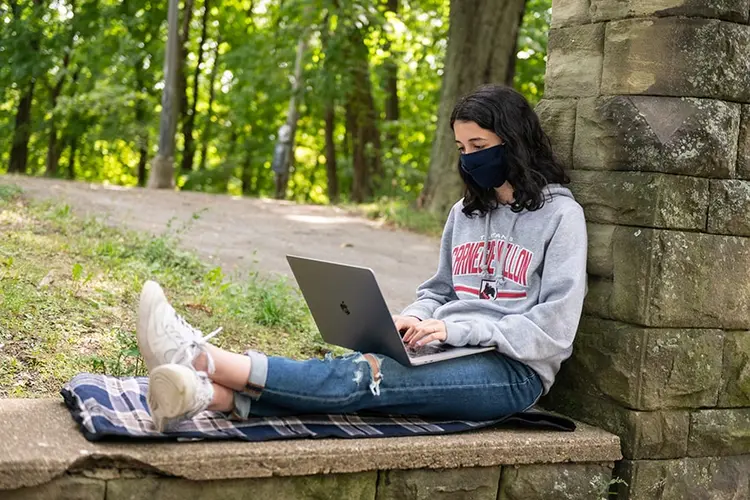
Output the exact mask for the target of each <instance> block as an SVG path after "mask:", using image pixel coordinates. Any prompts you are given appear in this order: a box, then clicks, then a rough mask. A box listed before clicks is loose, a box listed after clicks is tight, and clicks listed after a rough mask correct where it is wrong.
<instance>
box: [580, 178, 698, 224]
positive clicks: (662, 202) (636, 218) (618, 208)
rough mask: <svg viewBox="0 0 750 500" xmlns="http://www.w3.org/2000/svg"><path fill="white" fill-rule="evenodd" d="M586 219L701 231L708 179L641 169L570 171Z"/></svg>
mask: <svg viewBox="0 0 750 500" xmlns="http://www.w3.org/2000/svg"><path fill="white" fill-rule="evenodd" d="M570 175H571V180H572V183H571V185H570V187H571V189H572V191H573V194H574V195H575V198H576V200H577V201H578V203H580V204H581V205H582V206H583V209H584V212H585V213H586V220H587V221H589V222H598V223H602V224H623V225H630V226H642V227H658V228H671V229H694V230H705V228H706V211H707V209H708V193H709V181H708V180H707V179H700V178H697V177H683V176H674V175H664V174H655V173H645V172H593V171H582V170H574V171H572V172H570Z"/></svg>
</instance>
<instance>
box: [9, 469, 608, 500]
mask: <svg viewBox="0 0 750 500" xmlns="http://www.w3.org/2000/svg"><path fill="white" fill-rule="evenodd" d="M612 465H613V464H612V463H611V462H609V463H579V464H547V465H523V466H505V467H470V468H463V469H413V470H389V471H369V472H360V473H354V474H326V475H315V476H295V477H271V478H253V479H232V480H215V481H190V480H187V479H180V478H174V477H164V476H156V475H147V474H144V473H142V472H137V471H127V470H125V471H123V470H116V469H109V470H96V469H90V470H84V471H79V472H78V473H76V474H66V475H64V476H63V477H60V478H57V479H54V480H53V481H51V482H49V483H46V484H43V485H41V486H36V487H32V488H22V489H16V490H5V491H1V490H0V498H2V499H3V500H38V499H45V500H50V499H55V500H136V499H137V500H140V499H144V498H148V499H150V500H185V499H191V500H202V499H205V500H213V499H221V500H240V499H246V498H258V499H273V500H302V499H315V500H329V499H330V500H342V499H346V500H546V499H553V498H554V499H562V500H565V499H570V500H600V499H602V498H606V497H607V495H606V492H607V488H608V485H609V482H610V479H611V477H612Z"/></svg>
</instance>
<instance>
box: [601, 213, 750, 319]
mask: <svg viewBox="0 0 750 500" xmlns="http://www.w3.org/2000/svg"><path fill="white" fill-rule="evenodd" d="M613 257H614V284H613V287H612V296H611V302H610V311H611V314H612V317H614V318H615V319H618V320H621V321H626V322H629V323H636V324H641V325H647V326H655V327H685V328H689V327H692V328H725V329H745V328H748V327H750V239H748V238H739V237H735V236H719V235H714V234H701V233H683V232H679V231H662V230H657V229H635V228H627V227H618V228H617V229H616V230H615V234H614V243H613Z"/></svg>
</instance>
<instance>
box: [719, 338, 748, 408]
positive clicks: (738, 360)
mask: <svg viewBox="0 0 750 500" xmlns="http://www.w3.org/2000/svg"><path fill="white" fill-rule="evenodd" d="M721 378H722V385H721V390H720V391H719V406H722V407H732V406H735V407H736V406H747V407H750V332H747V331H744V332H726V334H725V336H724V374H723V375H722V377H721Z"/></svg>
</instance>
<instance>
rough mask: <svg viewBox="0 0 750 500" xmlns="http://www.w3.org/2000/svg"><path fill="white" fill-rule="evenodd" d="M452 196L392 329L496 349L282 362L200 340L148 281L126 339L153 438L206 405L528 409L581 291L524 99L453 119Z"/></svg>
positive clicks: (494, 413)
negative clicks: (430, 360)
mask: <svg viewBox="0 0 750 500" xmlns="http://www.w3.org/2000/svg"><path fill="white" fill-rule="evenodd" d="M451 127H452V129H453V132H454V134H455V138H456V145H457V146H458V150H459V151H460V153H461V157H460V162H459V165H458V170H459V173H460V175H461V178H462V179H463V182H464V184H465V195H464V198H463V199H462V200H461V201H459V202H458V203H456V204H455V205H454V206H453V208H452V209H451V212H450V214H449V215H448V220H447V222H446V224H445V229H444V231H443V237H442V244H441V250H440V262H439V264H438V269H437V273H436V274H435V275H434V276H433V277H432V278H430V279H429V280H427V281H426V282H425V283H424V284H422V285H421V286H420V287H419V288H418V290H417V300H416V302H414V303H413V304H411V305H410V306H409V307H407V308H406V309H405V310H404V311H403V312H402V314H401V315H398V316H395V317H394V321H395V323H396V326H397V327H398V328H399V330H400V331H402V332H404V341H405V342H408V343H409V344H412V345H421V344H424V343H427V342H433V341H439V342H444V343H447V344H450V345H454V346H463V345H481V346H494V347H495V348H496V349H495V350H494V351H490V352H485V353H482V354H476V355H473V356H467V357H462V358H456V359H452V360H448V361H443V362H440V363H434V364H428V365H425V366H420V367H406V366H402V365H400V364H399V363H397V362H395V361H394V360H392V359H390V358H387V357H383V356H379V355H374V354H368V353H365V354H360V353H354V354H351V355H348V356H344V357H339V358H331V357H328V358H326V359H323V360H319V359H310V360H306V361H294V360H291V359H288V358H281V357H270V356H266V355H264V354H262V353H259V352H255V351H250V352H247V353H246V354H236V353H231V352H227V351H224V350H222V349H219V348H217V347H215V346H212V345H210V344H208V343H207V341H208V340H209V339H210V338H211V337H212V336H214V335H216V333H217V332H214V333H212V334H210V335H208V336H206V337H203V336H202V334H201V332H199V331H197V330H195V329H194V328H192V327H191V326H190V325H189V324H187V323H186V322H185V321H184V320H183V319H182V318H181V317H180V316H179V315H178V314H177V313H175V311H174V309H173V308H172V307H171V306H170V305H169V303H168V302H167V299H166V298H165V296H164V294H163V292H162V290H161V288H160V287H159V285H157V284H156V283H154V282H147V283H146V284H145V286H144V288H143V292H142V294H141V301H140V308H139V318H138V343H139V345H140V349H141V353H142V354H143V356H144V359H145V361H146V365H147V366H148V369H149V372H150V382H149V395H148V401H149V405H150V408H151V412H152V416H153V419H154V422H155V425H156V427H157V428H158V429H159V430H165V429H168V428H170V427H171V425H172V424H174V423H176V422H179V421H180V420H182V419H186V418H190V417H192V416H193V415H195V414H196V413H198V412H200V411H203V410H206V409H209V410H214V411H221V412H226V413H228V414H231V415H232V416H233V417H234V418H247V417H248V416H270V415H278V416H281V415H290V414H305V413H308V414H309V413H350V412H356V411H364V410H367V411H376V412H386V413H398V414H410V415H420V416H423V417H434V418H453V419H469V420H485V419H495V418H501V417H503V416H506V415H510V414H513V413H516V412H520V411H523V410H525V409H527V408H529V407H530V406H532V405H533V404H534V403H535V402H536V401H537V400H538V399H539V397H540V396H541V395H542V394H544V393H546V392H547V391H548V390H549V388H550V386H552V383H553V382H554V379H555V375H556V374H557V371H558V369H559V368H560V363H561V362H562V361H564V360H565V359H567V358H568V357H569V356H570V354H571V350H572V344H573V338H574V337H575V333H576V329H577V327H578V322H579V319H580V315H581V310H582V306H583V297H584V294H585V290H586V248H587V242H586V225H585V221H584V217H583V211H582V209H581V207H580V206H579V205H578V204H577V203H576V202H575V201H574V199H573V197H572V195H571V193H570V191H569V190H568V189H566V188H565V187H563V185H564V184H566V183H568V182H569V179H568V177H567V175H566V174H565V172H564V169H563V167H562V165H561V164H560V163H558V161H557V160H556V159H555V157H554V155H553V154H552V148H551V146H550V141H549V138H548V137H547V136H546V135H545V133H544V132H543V131H542V128H541V126H540V124H539V119H538V118H537V116H536V114H535V113H534V111H533V110H532V108H531V107H530V106H529V104H528V102H526V100H525V99H524V98H523V97H522V96H521V95H520V94H518V93H517V92H515V91H513V90H511V89H509V88H506V87H502V86H483V87H481V88H479V89H477V90H476V91H474V92H472V93H471V94H469V95H467V96H465V97H463V98H462V99H461V100H460V101H459V102H458V104H456V107H455V109H454V110H453V114H452V116H451Z"/></svg>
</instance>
